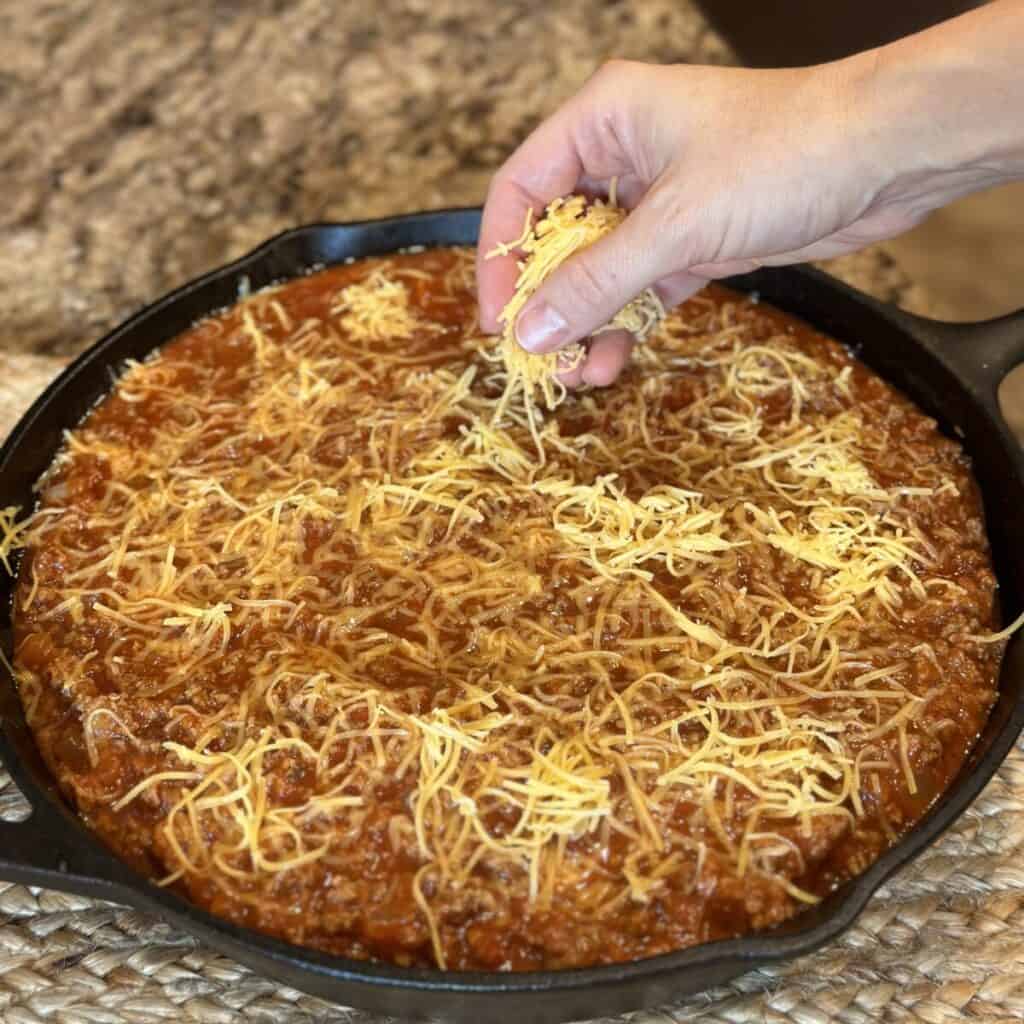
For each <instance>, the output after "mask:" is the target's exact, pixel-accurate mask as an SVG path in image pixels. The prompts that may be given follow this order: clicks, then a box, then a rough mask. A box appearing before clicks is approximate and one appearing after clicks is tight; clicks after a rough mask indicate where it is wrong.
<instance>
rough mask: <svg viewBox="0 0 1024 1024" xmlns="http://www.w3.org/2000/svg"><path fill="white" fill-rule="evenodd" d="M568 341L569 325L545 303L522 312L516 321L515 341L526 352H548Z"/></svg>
mask: <svg viewBox="0 0 1024 1024" xmlns="http://www.w3.org/2000/svg"><path fill="white" fill-rule="evenodd" d="M568 340H569V325H568V324H567V323H566V322H565V319H564V318H563V317H562V314H561V313H559V312H558V310H557V309H553V308H552V307H551V306H549V305H548V304H547V303H546V302H541V303H538V304H537V305H536V306H531V307H530V308H529V309H526V310H524V311H523V312H522V313H521V314H520V316H519V319H518V320H516V341H518V342H519V344H520V345H522V346H523V348H525V349H526V351H527V352H548V351H550V350H551V349H555V348H558V346H559V345H562V344H564V343H565V342H566V341H568Z"/></svg>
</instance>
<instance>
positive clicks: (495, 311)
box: [476, 107, 583, 333]
mask: <svg viewBox="0 0 1024 1024" xmlns="http://www.w3.org/2000/svg"><path fill="white" fill-rule="evenodd" d="M582 173H583V163H582V161H581V159H580V155H579V152H578V150H577V148H576V143H575V141H574V139H573V136H572V133H571V131H570V130H569V119H568V117H567V116H566V108H565V107H563V108H562V109H560V110H559V111H557V112H556V113H555V114H553V115H552V116H551V117H549V118H548V119H547V120H546V121H544V122H543V123H542V124H541V125H540V126H539V127H538V128H536V129H535V130H534V131H533V132H532V134H530V135H529V136H528V137H527V138H526V140H525V141H524V142H523V143H522V144H521V145H520V146H519V148H518V149H517V150H516V151H515V152H514V153H513V154H512V155H511V156H510V157H509V158H508V160H506V161H505V163H504V164H503V165H502V166H501V168H500V169H499V170H498V172H497V173H496V174H495V175H494V177H493V178H492V179H491V185H490V188H489V189H488V190H487V200H486V202H485V203H484V213H483V220H482V221H481V224H480V241H479V243H478V245H477V254H476V271H477V290H478V294H479V300H480V326H481V327H482V328H483V329H484V330H485V331H488V332H490V333H497V332H498V331H499V330H500V329H501V325H500V324H499V322H498V316H499V315H500V313H501V311H502V310H503V309H504V308H505V304H506V303H507V302H508V300H509V299H510V298H511V297H512V293H513V292H514V291H515V284H516V277H517V276H518V271H517V269H516V257H515V255H514V254H512V253H509V254H508V255H506V256H495V257H494V258H493V259H487V258H486V257H487V254H488V253H489V252H492V251H493V250H494V249H495V248H496V247H497V246H498V245H500V244H502V243H507V242H511V241H513V240H514V239H516V238H518V237H519V236H520V235H521V234H522V233H523V225H524V224H525V223H526V215H527V212H528V211H532V212H533V214H534V215H535V216H539V215H540V214H541V213H542V212H543V210H544V208H545V207H546V206H547V204H548V203H549V202H551V200H552V199H556V198H557V197H558V196H562V195H565V194H566V193H568V192H571V191H572V190H573V189H574V188H575V186H576V183H577V182H578V181H579V179H580V176H581V175H582Z"/></svg>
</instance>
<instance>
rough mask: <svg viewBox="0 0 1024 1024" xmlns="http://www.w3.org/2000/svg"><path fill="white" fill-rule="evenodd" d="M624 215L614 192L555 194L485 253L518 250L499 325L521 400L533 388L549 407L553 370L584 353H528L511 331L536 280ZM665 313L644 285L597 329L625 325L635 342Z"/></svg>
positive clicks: (553, 399) (511, 382)
mask: <svg viewBox="0 0 1024 1024" xmlns="http://www.w3.org/2000/svg"><path fill="white" fill-rule="evenodd" d="M625 218H626V211H625V210H623V209H622V208H621V207H619V206H617V205H616V203H615V196H614V193H613V194H612V196H611V197H610V198H609V200H608V201H607V202H604V201H602V200H600V199H595V200H593V201H592V202H588V201H587V200H586V199H585V198H584V197H583V196H569V197H567V198H561V199H555V200H553V201H552V202H551V203H549V204H548V207H547V209H546V210H545V211H544V216H543V217H541V218H540V220H538V221H537V223H536V224H534V223H533V212H532V211H530V212H529V213H528V214H527V217H526V224H525V225H524V226H523V233H522V235H520V237H519V238H517V239H515V240H514V241H511V242H507V243H502V244H500V245H499V246H497V248H496V249H494V251H493V252H490V253H488V254H487V257H488V258H491V257H494V256H499V255H500V256H507V255H508V254H509V253H511V252H519V253H522V259H521V260H520V261H519V276H518V278H517V280H516V286H515V292H514V293H513V295H512V298H511V299H509V301H508V303H507V304H506V306H505V308H504V309H503V310H502V311H501V316H500V319H501V322H502V324H503V325H504V331H503V333H502V337H501V355H502V358H503V359H504V361H505V367H506V369H507V372H508V388H509V389H510V390H511V391H514V392H521V393H522V395H523V399H524V400H525V401H526V402H529V403H532V402H533V401H534V398H535V392H536V391H538V390H539V391H540V393H541V396H542V397H543V400H544V404H545V405H546V406H547V408H548V409H554V408H555V407H556V406H557V405H558V403H559V402H560V401H561V400H562V397H563V396H564V388H562V387H561V385H560V384H559V383H558V380H557V374H558V373H561V372H564V371H566V370H570V369H572V368H573V367H575V366H578V365H579V363H580V362H581V361H582V360H583V358H584V357H585V355H586V353H585V350H584V348H583V346H582V345H575V346H573V347H572V348H571V349H568V350H566V351H564V352H557V353H549V354H547V355H534V354H532V353H530V352H527V351H526V350H525V349H524V348H523V347H522V346H521V345H520V344H519V342H518V341H517V340H516V336H515V323H516V319H517V317H518V316H519V313H520V312H521V311H522V309H523V307H524V306H525V305H526V303H527V302H528V301H529V299H530V298H531V296H532V295H533V293H534V292H535V291H536V290H537V288H538V287H540V285H541V283H542V282H543V281H544V280H546V279H547V278H548V277H549V276H550V275H551V274H552V273H553V272H554V271H555V270H556V269H557V268H558V267H559V266H561V265H562V263H564V262H565V261H566V260H567V259H568V258H569V257H570V256H572V255H573V254H574V253H576V252H579V251H580V250H581V249H583V248H586V247H587V246H588V245H593V243H594V242H596V241H597V240H598V239H599V238H602V237H604V236H605V235H607V234H608V233H609V232H611V231H614V230H615V228H617V227H618V226H619V225H620V224H621V223H622V222H623V220H625ZM664 316H665V309H664V307H663V306H662V304H661V300H660V299H659V298H658V296H657V295H656V294H655V292H654V291H652V290H651V289H650V288H648V289H646V290H645V291H644V292H643V293H642V294H641V295H639V296H637V297H636V298H635V299H632V300H631V301H630V302H629V303H627V305H626V306H624V307H623V308H622V309H621V310H620V311H619V312H618V313H616V315H615V316H614V317H613V318H612V320H611V321H610V322H609V323H608V324H606V325H605V326H604V327H602V328H600V329H599V331H598V332H597V333H600V332H601V331H609V330H625V331H629V332H630V333H631V334H632V335H633V336H634V337H635V338H636V339H637V341H643V340H645V339H646V338H647V337H648V336H649V335H650V334H651V332H652V331H653V330H654V329H655V328H656V327H657V326H658V324H659V323H660V322H661V320H662V319H663V318H664Z"/></svg>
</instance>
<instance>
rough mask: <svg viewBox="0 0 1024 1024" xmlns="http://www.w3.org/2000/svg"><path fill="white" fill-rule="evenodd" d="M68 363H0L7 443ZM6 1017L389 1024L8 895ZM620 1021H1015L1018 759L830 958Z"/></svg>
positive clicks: (22, 895) (146, 927)
mask: <svg viewBox="0 0 1024 1024" xmlns="http://www.w3.org/2000/svg"><path fill="white" fill-rule="evenodd" d="M879 266H882V267H883V269H884V275H883V277H882V278H881V279H880V278H879V269H878V268H879ZM833 269H838V271H839V273H841V275H842V276H843V277H845V278H847V279H848V280H850V281H852V282H853V283H855V284H858V285H860V286H862V287H865V288H867V289H868V290H871V291H874V292H875V293H876V294H881V295H882V296H883V297H886V298H890V299H898V300H900V301H902V302H904V303H907V302H916V303H917V304H920V296H915V295H914V294H913V292H912V290H911V289H910V286H909V282H907V281H906V279H905V278H904V277H903V276H902V275H901V274H900V273H899V271H898V268H895V267H893V266H892V265H891V263H888V262H886V261H885V260H884V259H881V260H880V257H879V256H878V255H877V253H876V254H869V255H866V256H861V257H855V258H853V259H852V260H847V261H844V262H843V263H842V264H841V265H840V266H839V267H838V268H835V267H834V268H833ZM63 363H64V361H63V360H61V359H57V358H54V357H48V356H42V355H19V354H6V355H5V354H2V353H0V437H3V436H5V435H6V434H7V432H8V431H9V430H10V428H11V427H12V426H13V425H14V423H15V422H16V420H17V418H18V416H19V415H20V414H21V412H22V411H23V410H24V409H25V408H27V406H28V404H29V403H30V402H31V400H32V399H33V398H34V397H35V395H36V394H37V393H38V392H39V391H40V390H41V389H42V387H43V386H44V385H45V384H46V382H47V381H48V380H49V379H50V378H52V377H53V376H54V375H55V374H56V373H57V372H58V371H59V369H60V368H61V366H62V365H63ZM27 811H28V808H27V806H26V804H25V801H24V799H23V798H22V796H21V794H20V793H18V792H17V790H16V789H15V788H14V786H13V785H12V784H11V782H10V779H9V777H8V776H7V775H6V773H5V772H4V771H3V768H2V766H0V818H7V819H15V818H23V817H24V816H25V815H26V814H27ZM0 1019H2V1020H3V1021H4V1022H5V1024H34V1022H41V1021H53V1022H60V1024H117V1022H121V1021H129V1022H133V1024H135V1022H137V1024H149V1022H153V1024H157V1022H164V1021H167V1020H183V1021H198V1022H202V1024H235V1022H239V1024H241V1022H246V1021H248V1022H267V1024H298V1022H307V1021H318V1022H319V1021H323V1022H350V1024H378V1022H381V1024H382V1021H383V1018H378V1017H374V1016H372V1015H370V1014H366V1013H363V1012H360V1011H357V1010H352V1009H347V1008H344V1007H339V1006H333V1005H331V1004H329V1003H326V1002H323V1001H321V1000H319V999H315V998H313V997H311V996H308V995H305V994H303V993H300V992H297V991H294V990H292V989H289V988H285V987H282V986H281V985H279V984H277V983H276V982H273V981H270V980H267V979H263V978H259V977H257V976H256V975H254V974H253V973H252V972H250V971H249V970H247V969H246V968H244V967H242V966H240V965H238V964H236V963H234V962H232V961H230V960H228V959H226V958H225V957H223V956H221V955H219V954H217V953H215V952H213V951H212V950H209V949H206V948H204V947H203V946H201V945H199V944H198V943H197V942H195V940H193V939H191V938H189V937H188V936H186V935H183V934H181V933H180V932H178V931H177V930H176V929H174V928H172V927H170V926H168V925H166V924H164V923H162V922H161V921H160V920H158V919H157V918H155V917H153V916H150V915H148V914H142V913H138V912H136V911H134V910H129V909H125V908H123V907H119V906H114V905H111V904H107V903H100V902H97V901H94V900H89V899H84V898H82V897H78V896H70V895H67V894H64V893H59V892H51V891H47V890H37V889H29V888H26V887H23V886H19V885H13V884H9V883H4V882H0ZM496 1020H497V1018H496ZM609 1020H610V1019H608V1018H606V1019H605V1024H608V1021H609ZM620 1020H621V1021H622V1022H624V1021H626V1020H629V1021H631V1022H632V1024H668V1022H680V1021H696V1020H700V1021H702V1022H708V1024H717V1022H721V1024H748V1022H749V1024H753V1022H764V1024H830V1022H842V1024H867V1022H870V1021H883V1022H904V1021H907V1022H909V1021H913V1022H918V1021H920V1022H924V1024H945V1022H954V1021H972V1022H985V1024H997V1022H998V1024H1010V1022H1011V1021H1021V1020H1024V746H1018V747H1017V748H1016V749H1015V750H1014V751H1013V753H1012V754H1011V755H1010V757H1009V758H1008V759H1007V761H1006V763H1005V764H1004V765H1003V767H1002V769H1001V770H1000V772H999V773H998V775H997V777H996V778H995V779H994V780H993V781H992V782H991V783H990V785H989V786H988V788H987V789H986V790H985V792H984V793H983V794H982V796H981V797H980V798H979V799H978V800H977V801H976V802H975V804H974V805H973V806H972V807H971V808H970V810H968V811H967V813H966V814H965V815H964V816H963V817H962V819H961V820H960V821H959V822H958V823H957V825H956V826H955V827H954V828H953V829H952V830H951V831H950V832H949V833H947V834H946V835H945V836H944V837H943V838H942V839H941V840H940V841H939V842H938V843H937V844H936V845H935V846H934V847H932V848H931V849H929V850H928V851H926V852H925V853H924V854H923V855H922V856H921V857H919V858H918V860H917V861H915V862H914V863H913V864H912V865H911V866H909V867H908V868H906V869H905V870H903V871H902V872H901V873H900V874H899V875H898V876H896V877H895V878H894V879H893V880H892V881H891V882H890V883H889V884H888V885H886V886H885V887H884V889H882V890H881V891H880V892H879V893H878V895H876V897H875V898H874V899H873V900H872V901H871V903H870V905H869V907H868V908H867V910H866V911H865V913H864V914H862V915H861V917H860V918H859V920H858V921H857V923H856V925H855V926H854V927H853V928H852V929H851V930H850V931H849V932H848V933H846V934H845V935H844V936H843V937H842V938H840V939H839V940H838V941H836V942H835V943H834V944H832V945H830V946H829V947H827V948H826V949H824V950H822V951H820V952H819V953H817V954H815V955H813V956H809V957H805V958H803V959H800V960H796V961H793V962H791V963H788V964H785V965H783V966H781V967H778V968H773V969H771V970H762V971H754V972H751V973H749V974H747V975H744V976H743V977H741V978H739V979H737V980H736V981H734V982H732V983H731V984H729V985H728V986H725V987H722V988H719V989H715V990H713V991H710V992H707V993H705V994H703V995H701V996H697V997H692V998H688V999H685V1000H683V1001H681V1002H678V1003H676V1004H671V1005H668V1006H665V1007H662V1008H660V1009H658V1010H655V1011H643V1012H639V1013H636V1014H633V1015H631V1016H629V1017H628V1018H620ZM481 1024H484V1022H481ZM509 1024H514V1022H512V1021H510V1022H509Z"/></svg>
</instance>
